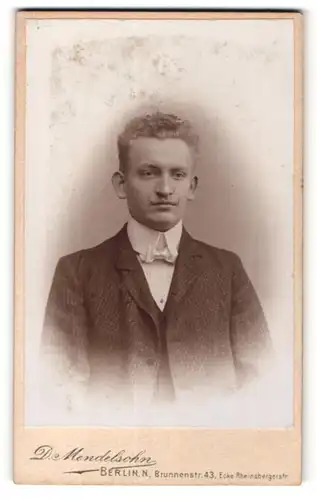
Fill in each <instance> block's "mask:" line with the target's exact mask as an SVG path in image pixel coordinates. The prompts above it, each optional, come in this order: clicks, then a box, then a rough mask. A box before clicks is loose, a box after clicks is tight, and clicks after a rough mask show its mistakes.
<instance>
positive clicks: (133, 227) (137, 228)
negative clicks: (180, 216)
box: [127, 218, 183, 311]
mask: <svg viewBox="0 0 317 500" xmlns="http://www.w3.org/2000/svg"><path fill="white" fill-rule="evenodd" d="M182 229H183V224H182V221H179V222H178V223H177V224H176V225H175V226H174V227H173V228H171V229H169V230H168V231H165V232H159V231H155V230H154V229H151V228H149V227H147V226H144V225H143V224H140V223H139V222H137V221H136V220H135V219H133V218H131V219H130V220H129V221H128V227H127V231H128V238H129V240H130V243H131V245H132V248H133V249H134V250H135V251H136V252H137V253H138V259H139V262H140V264H141V266H142V269H143V272H144V275H145V278H146V281H147V283H148V286H149V289H150V292H151V294H152V297H153V299H154V300H155V302H156V304H157V306H158V307H159V308H160V310H161V311H163V309H164V307H165V304H166V301H167V297H168V293H169V289H170V286H171V282H172V278H173V274H174V269H175V263H172V262H166V261H165V260H153V261H152V262H144V260H147V259H146V258H145V257H146V256H148V255H149V254H151V253H153V250H154V253H155V250H156V249H157V250H164V249H167V250H168V251H169V253H170V254H171V255H172V256H174V258H176V257H177V255H178V246H179V242H180V239H181V235H182ZM142 257H143V258H142Z"/></svg>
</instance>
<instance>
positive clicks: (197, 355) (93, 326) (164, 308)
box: [43, 113, 270, 405]
mask: <svg viewBox="0 0 317 500" xmlns="http://www.w3.org/2000/svg"><path fill="white" fill-rule="evenodd" d="M118 150H119V162H120V169H119V171H118V172H115V173H114V175H113V179H112V180H113V185H114V188H115V190H116V193H117V195H118V197H119V198H121V199H124V200H126V202H127V205H128V209H129V212H130V219H129V220H128V222H127V224H126V225H125V226H124V227H123V228H122V229H121V230H120V231H119V232H118V234H116V235H115V236H113V237H112V238H110V239H108V240H106V241H104V242H103V243H101V244H100V245H98V246H97V247H95V248H91V249H88V250H82V251H79V252H76V253H74V254H72V255H68V256H66V257H63V258H62V259H60V261H59V263H58V265H57V268H56V272H55V276H54V279H53V284H52V287H51V291H50V295H49V299H48V304H47V309H46V318H45V325H44V332H43V346H44V349H45V351H46V352H48V353H51V354H54V353H55V360H56V361H55V363H56V367H57V365H59V368H58V367H57V368H58V370H59V371H60V372H63V373H64V377H65V378H64V380H67V379H68V380H73V381H76V383H79V384H80V383H82V384H83V385H84V386H85V387H86V389H87V388H88V390H87V393H89V391H94V390H97V391H99V393H102V394H103V396H104V397H105V398H106V399H107V400H108V401H109V404H111V403H112V402H114V401H115V402H116V404H119V405H120V402H121V403H122V402H124V403H125V404H126V403H127V402H128V401H130V402H131V403H132V404H134V405H137V404H138V401H140V402H141V403H142V404H144V403H145V402H146V403H149V404H151V403H153V402H158V401H177V400H178V398H181V397H182V396H183V395H184V394H187V395H188V396H189V397H191V395H194V394H196V395H197V394H198V395H199V396H200V397H201V398H206V397H212V394H215V393H223V392H225V393H226V392H228V391H229V393H230V392H231V391H233V390H234V389H237V388H239V387H241V386H242V385H243V384H245V383H246V382H247V381H248V380H250V379H251V378H252V377H254V376H256V375H257V372H258V367H259V363H260V359H261V356H263V355H264V354H266V353H267V352H269V350H270V339H269V334H268V328H267V324H266V321H265V318H264V315H263V312H262V308H261V305H260V303H259V300H258V297H257V295H256V293H255V291H254V289H253V286H252V284H251V283H250V280H249V278H248V276H247V275H246V272H245V270H244V268H243V266H242V264H241V261H240V259H239V258H238V257H237V256H236V255H235V254H233V253H232V252H228V251H225V250H220V249H218V248H214V247H212V246H209V245H207V244H206V243H202V242H200V241H197V240H195V239H193V238H192V237H191V236H190V235H189V234H188V232H187V231H186V230H185V228H184V227H183V222H182V220H183V217H184V214H185V210H186V207H187V203H188V202H189V201H192V200H193V199H194V196H195V190H196V186H197V182H198V180H197V176H196V171H195V160H196V151H197V137H196V136H195V134H194V133H193V131H192V129H191V126H190V124H189V123H188V122H186V121H183V120H181V119H179V118H178V117H177V116H175V115H172V114H163V113H155V114H152V115H145V116H142V117H138V118H135V119H133V120H132V121H131V122H130V123H129V124H128V125H127V126H126V128H125V130H124V131H123V133H122V134H121V135H120V136H119V139H118ZM58 370H57V371H58Z"/></svg>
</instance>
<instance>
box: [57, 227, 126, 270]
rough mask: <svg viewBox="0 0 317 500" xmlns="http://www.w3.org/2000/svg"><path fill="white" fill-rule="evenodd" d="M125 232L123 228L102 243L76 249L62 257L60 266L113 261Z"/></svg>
mask: <svg viewBox="0 0 317 500" xmlns="http://www.w3.org/2000/svg"><path fill="white" fill-rule="evenodd" d="M122 232H123V228H122V229H121V230H120V231H119V232H118V233H116V234H115V235H113V236H111V237H110V238H107V239H106V240H103V241H102V242H101V243H98V244H97V245H94V246H92V247H87V248H83V249H80V250H76V251H75V252H71V253H68V254H65V255H63V256H62V257H60V259H59V261H58V266H59V267H60V266H76V267H77V266H79V267H81V266H82V265H85V264H89V263H96V262H98V261H100V260H102V261H103V262H104V263H106V262H111V261H112V260H113V258H115V256H116V255H117V252H118V245H119V237H120V235H121V233H122Z"/></svg>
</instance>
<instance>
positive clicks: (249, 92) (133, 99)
mask: <svg viewBox="0 0 317 500" xmlns="http://www.w3.org/2000/svg"><path fill="white" fill-rule="evenodd" d="M27 84H28V87H27V130H26V133H27V137H26V212H25V214H26V217H25V222H26V228H25V237H26V244H25V251H26V293H25V299H26V304H25V305H26V319H25V327H26V330H25V354H26V359H25V374H26V379H25V381H26V386H25V396H26V399H25V403H26V405H25V411H26V415H25V416H26V423H27V424H28V425H37V424H44V423H46V422H48V421H49V419H50V417H49V416H48V415H46V414H45V409H44V408H42V407H41V403H40V400H39V398H38V382H37V381H38V369H37V363H38V348H39V342H40V334H41V325H42V321H43V315H44V308H45V303H46V300H47V295H48V291H49V286H50V284H51V279H52V275H53V272H54V268H55V265H56V262H57V260H58V258H59V257H61V256H62V255H65V254H67V253H69V252H73V251H76V250H78V249H81V248H85V247H89V246H93V245H96V244H98V243H99V242H101V241H102V240H104V239H106V238H108V237H109V236H112V235H113V234H114V233H115V232H117V230H118V229H119V228H120V227H121V225H122V224H123V223H124V222H125V220H126V217H127V213H126V209H125V205H124V203H123V202H122V201H119V200H117V199H116V197H115V195H114V193H113V190H112V185H111V174H112V172H113V171H114V170H115V169H116V168H117V166H118V159H117V151H116V136H117V134H118V132H119V131H120V130H121V128H122V126H123V124H124V123H125V121H126V120H127V119H128V118H129V117H130V116H132V115H133V114H135V113H137V112H139V111H144V110H150V109H160V110H163V111H174V112H176V113H179V114H180V115H182V116H184V117H185V118H189V119H190V120H191V121H192V122H193V124H194V125H195V126H196V128H197V130H198V133H199V135H200V138H201V145H200V160H199V170H198V175H199V180H200V182H199V188H198V191H197V195H196V200H195V201H194V203H192V204H190V206H189V211H188V215H187V218H186V220H185V223H186V227H187V229H188V230H189V231H190V232H191V234H192V235H193V236H194V237H196V238H199V239H202V240H203V241H206V242H207V243H209V244H212V245H216V246H219V247H222V248H226V249H229V250H233V251H235V252H237V253H238V254H239V256H240V257H241V259H242V261H243V263H244V265H245V267H246V270H247V271H248V273H249V275H250V277H251V279H252V281H253V283H254V285H255V288H256V290H257V292H258V294H259V296H260V299H261V302H262V305H263V307H264V310H265V313H266V316H267V319H268V322H269V326H270V329H271V331H272V337H273V342H274V345H275V350H276V353H277V358H278V363H277V365H276V366H277V367H278V369H277V368H274V369H273V368H272V373H271V374H268V379H267V381H266V383H265V384H264V385H263V387H261V388H259V389H258V390H256V391H255V393H254V397H256V398H258V401H257V408H258V411H257V412H255V413H254V411H253V412H252V410H250V411H248V408H247V407H246V406H245V403H244V400H243V395H242V396H241V398H242V399H241V401H240V403H237V404H238V407H239V408H240V410H241V411H240V410H239V411H240V413H239V412H238V413H237V414H236V415H235V416H232V415H228V414H226V415H221V413H220V414H219V415H218V420H217V418H216V417H215V414H214V413H213V414H210V413H208V412H206V411H205V409H201V412H200V414H198V416H197V420H196V421H195V422H192V424H193V425H216V426H217V425H221V426H222V427H225V426H235V425H236V426H240V427H241V426H248V425H253V426H254V425H255V426H262V425H263V426H279V425H282V426H284V425H285V426H286V425H291V424H292V390H293V386H292V345H293V318H292V315H293V306H292V300H293V296H292V286H293V278H292V259H293V247H292V245H293V232H292V224H293V219H292V168H293V166H292V161H293V156H292V151H293V33H292V21H288V20H282V21H281V20H267V21H261V20H245V21H244V20H237V21H231V20H225V21H220V20H211V21H154V20H148V21H145V20H140V21H130V20H120V21H111V20H90V21H88V20H47V21H44V20H43V21H35V20H34V21H28V24H27ZM269 398H271V399H269ZM269 404H270V409H269V408H268V405H269ZM239 405H240V406H239ZM219 411H220V410H219ZM213 418H214V420H213ZM56 421H57V423H63V419H62V417H60V419H59V417H58V416H57V417H56ZM64 423H65V422H64ZM161 423H164V422H163V420H162V422H161ZM174 423H176V424H177V422H174ZM179 423H180V424H181V423H182V422H181V419H180V421H179ZM185 423H186V422H185ZM187 424H188V422H187Z"/></svg>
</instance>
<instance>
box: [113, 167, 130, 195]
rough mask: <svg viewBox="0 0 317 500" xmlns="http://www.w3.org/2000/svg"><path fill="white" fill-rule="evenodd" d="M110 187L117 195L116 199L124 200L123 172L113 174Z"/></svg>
mask: <svg viewBox="0 0 317 500" xmlns="http://www.w3.org/2000/svg"><path fill="white" fill-rule="evenodd" d="M112 185H113V187H114V190H115V192H116V193H117V196H118V198H120V200H124V199H125V198H126V197H127V195H126V192H125V178H124V173H123V172H120V170H118V171H117V172H115V173H114V174H113V176H112Z"/></svg>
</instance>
